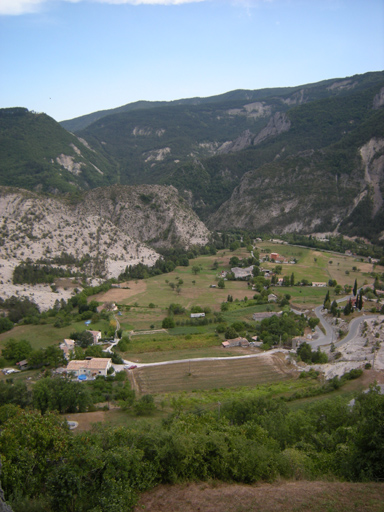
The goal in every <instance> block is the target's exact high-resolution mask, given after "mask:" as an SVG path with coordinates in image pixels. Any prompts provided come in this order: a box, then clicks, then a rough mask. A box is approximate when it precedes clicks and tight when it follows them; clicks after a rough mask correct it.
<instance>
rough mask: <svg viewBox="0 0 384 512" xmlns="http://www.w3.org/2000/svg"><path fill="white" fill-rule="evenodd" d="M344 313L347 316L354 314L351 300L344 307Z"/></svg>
mask: <svg viewBox="0 0 384 512" xmlns="http://www.w3.org/2000/svg"><path fill="white" fill-rule="evenodd" d="M343 312H344V315H345V316H348V315H350V314H351V313H352V302H351V300H349V301H348V302H347V304H346V305H345V307H344V311H343Z"/></svg>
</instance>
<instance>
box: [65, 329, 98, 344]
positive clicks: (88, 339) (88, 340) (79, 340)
mask: <svg viewBox="0 0 384 512" xmlns="http://www.w3.org/2000/svg"><path fill="white" fill-rule="evenodd" d="M70 338H71V339H72V340H75V342H76V345H78V346H79V347H81V348H87V347H89V346H90V345H92V343H93V336H92V333H90V332H89V331H82V332H73V333H72V334H70Z"/></svg>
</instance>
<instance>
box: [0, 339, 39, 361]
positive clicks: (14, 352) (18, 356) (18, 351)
mask: <svg viewBox="0 0 384 512" xmlns="http://www.w3.org/2000/svg"><path fill="white" fill-rule="evenodd" d="M31 352H32V346H31V344H30V343H29V341H27V340H15V339H14V338H10V339H9V340H8V341H6V343H5V348H4V349H3V351H2V356H3V357H5V359H7V360H8V361H9V362H10V363H12V364H14V363H18V362H19V361H22V360H23V359H27V358H28V356H29V355H30V354H31Z"/></svg>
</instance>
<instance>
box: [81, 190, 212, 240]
mask: <svg viewBox="0 0 384 512" xmlns="http://www.w3.org/2000/svg"><path fill="white" fill-rule="evenodd" d="M77 215H78V216H79V217H83V216H86V217H87V216H88V215H97V216H98V217H100V218H102V219H106V220H108V221H109V222H111V223H113V224H114V225H115V226H116V227H117V228H118V229H119V230H120V231H121V232H123V233H125V234H126V235H128V236H130V237H134V238H136V239H139V240H141V241H142V242H146V243H150V244H151V246H152V247H171V246H175V245H181V246H183V247H189V246H190V245H194V244H197V245H202V244H206V243H207V242H208V236H209V231H208V229H207V228H206V227H205V225H204V224H203V223H202V222H201V221H200V220H199V218H198V217H197V215H196V214H195V213H194V212H193V211H192V210H191V208H190V207H189V206H188V204H187V203H186V202H185V201H184V200H183V198H182V197H181V196H180V195H179V193H178V192H177V190H176V189H175V188H174V187H172V186H170V187H163V186H160V185H138V186H135V187H129V186H117V185H114V186H113V187H108V188H99V189H94V190H92V191H90V192H88V193H87V194H86V196H85V198H84V201H82V203H81V204H80V205H79V206H78V208H77Z"/></svg>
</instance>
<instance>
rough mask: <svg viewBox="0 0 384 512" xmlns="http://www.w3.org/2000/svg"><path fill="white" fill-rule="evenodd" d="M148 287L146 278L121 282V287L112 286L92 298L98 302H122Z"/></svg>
mask: <svg viewBox="0 0 384 512" xmlns="http://www.w3.org/2000/svg"><path fill="white" fill-rule="evenodd" d="M146 289H147V283H146V282H145V281H144V280H142V279H141V280H139V281H137V282H135V281H129V283H121V284H120V288H111V289H110V290H108V291H107V292H105V293H99V294H98V295H93V296H92V300H97V301H98V302H121V301H122V300H124V299H129V298H130V297H133V295H137V294H138V293H143V292H145V291H146Z"/></svg>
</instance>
